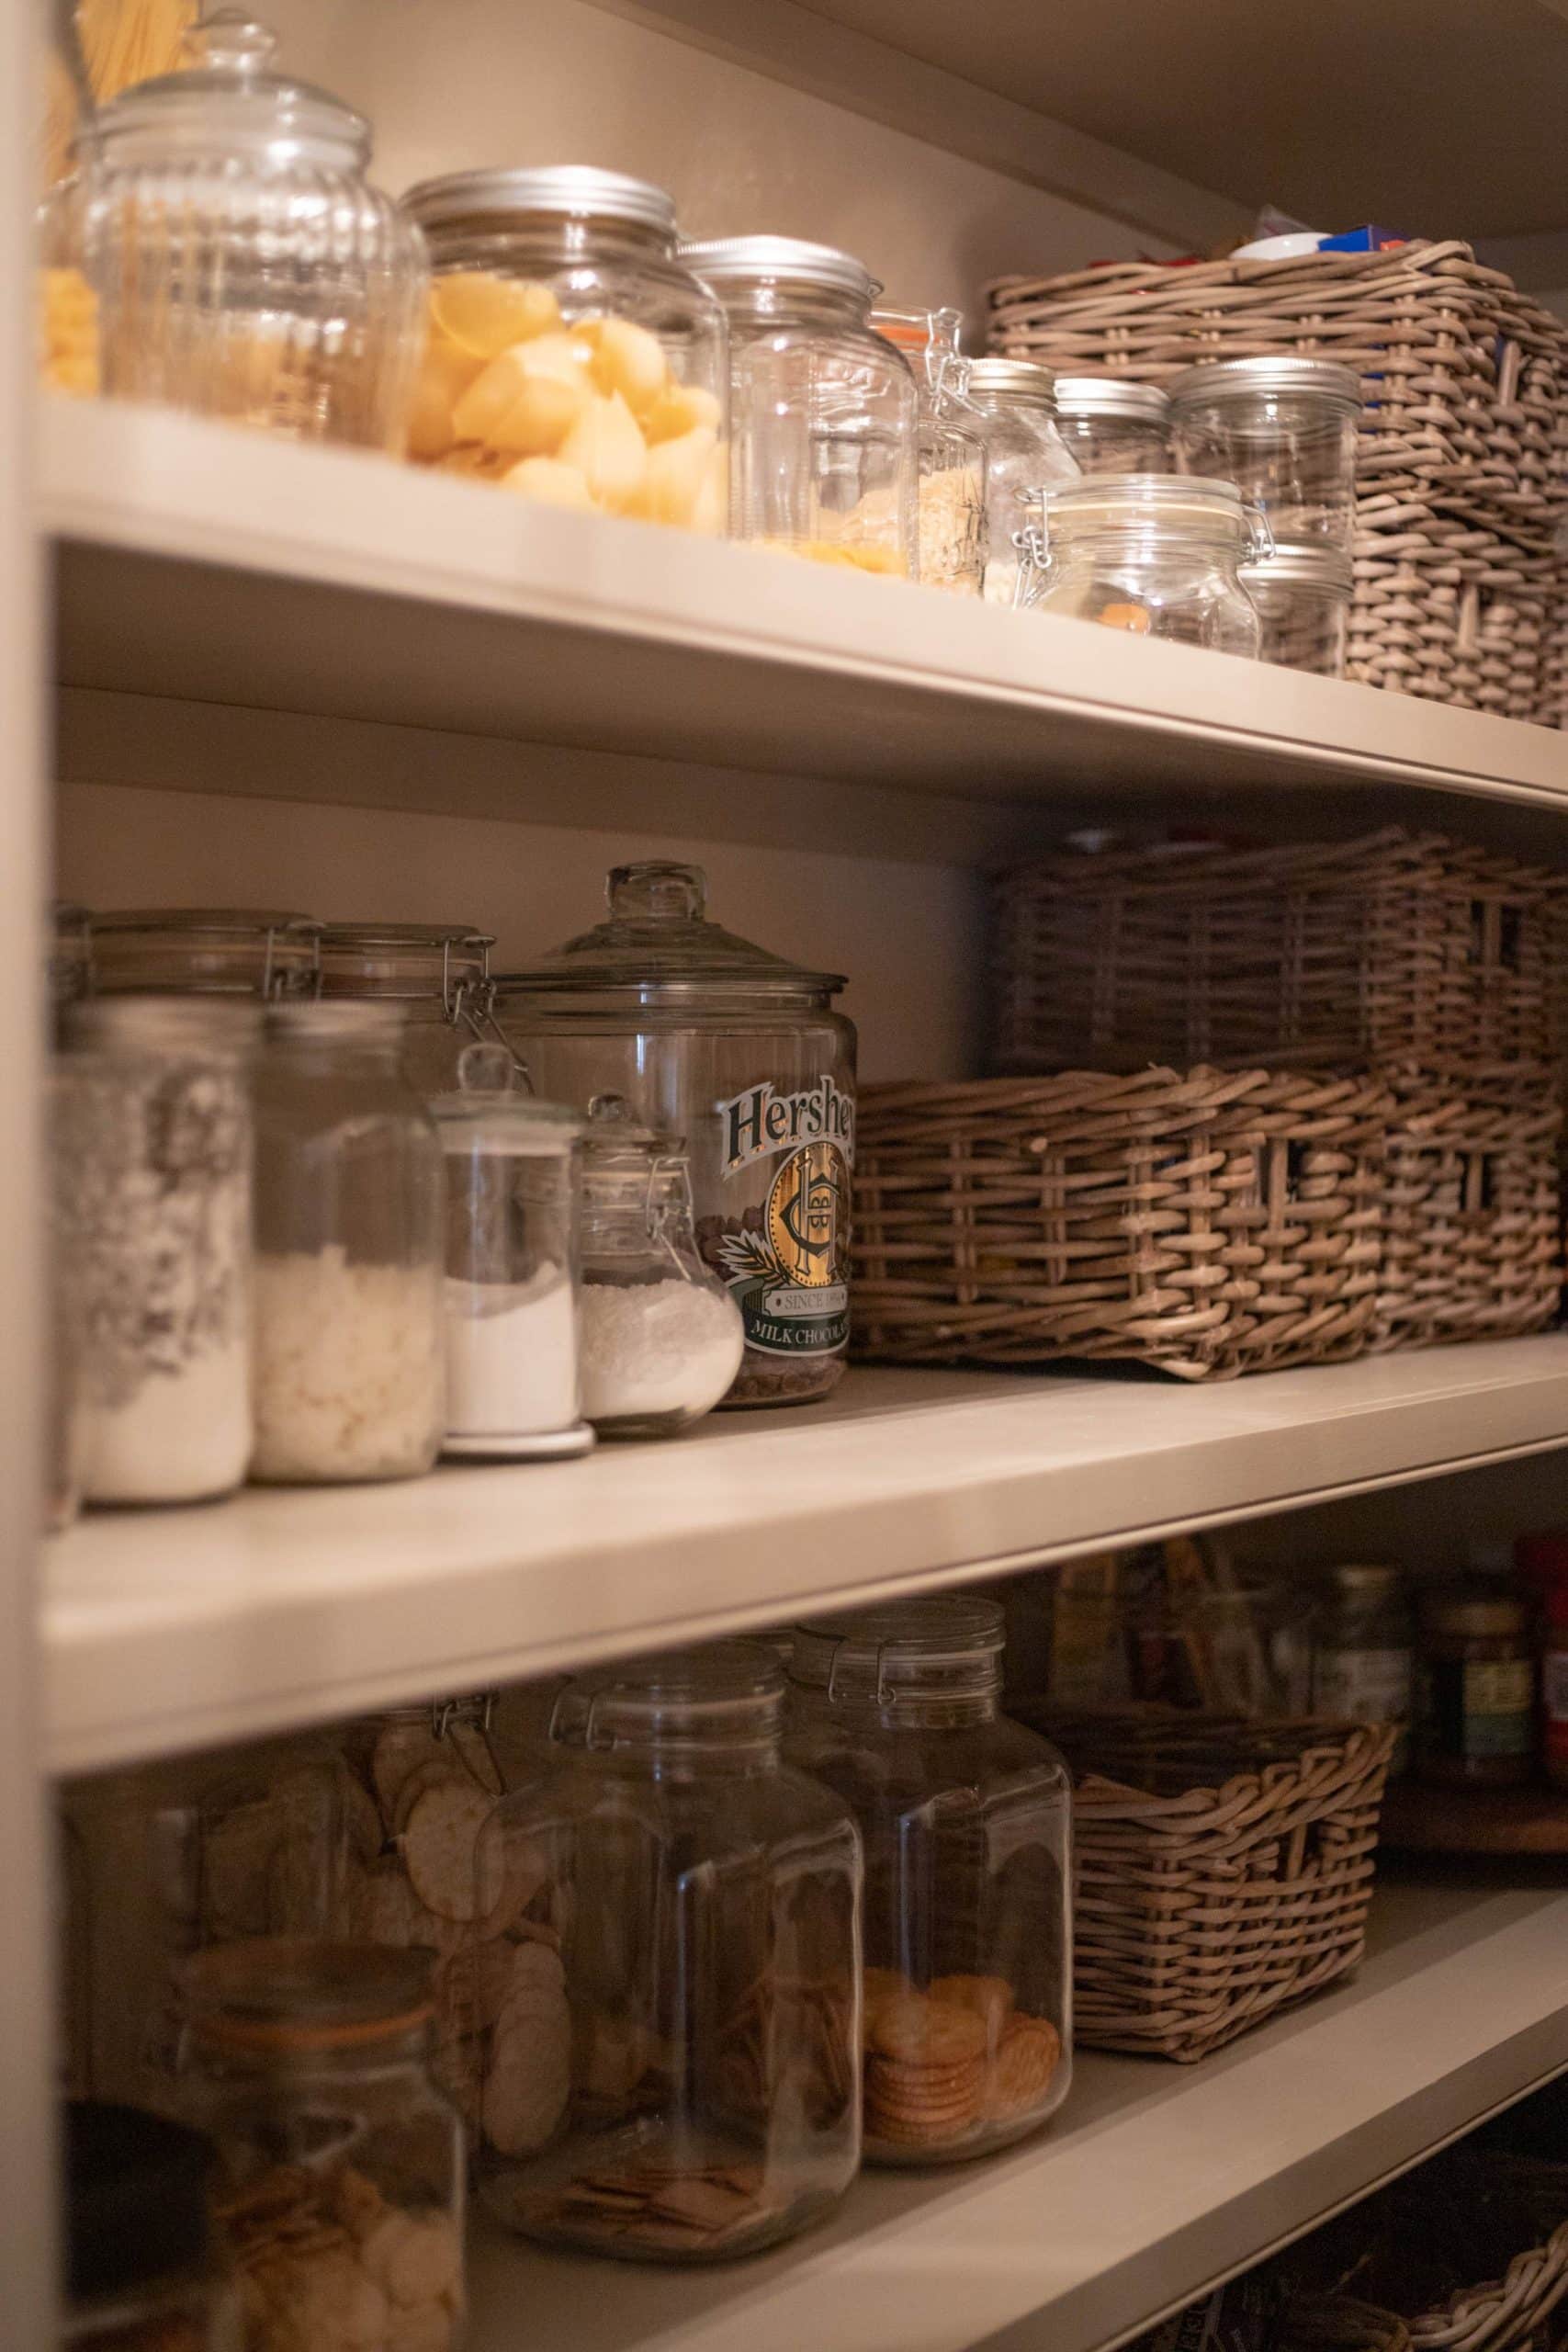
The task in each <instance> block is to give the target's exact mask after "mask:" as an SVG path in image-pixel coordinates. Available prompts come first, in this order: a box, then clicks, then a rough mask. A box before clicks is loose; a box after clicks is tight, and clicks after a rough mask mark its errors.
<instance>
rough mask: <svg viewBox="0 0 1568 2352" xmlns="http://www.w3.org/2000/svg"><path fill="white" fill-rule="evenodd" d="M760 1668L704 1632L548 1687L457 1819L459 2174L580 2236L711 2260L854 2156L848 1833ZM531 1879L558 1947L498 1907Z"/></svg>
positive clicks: (741, 1650) (846, 2180)
mask: <svg viewBox="0 0 1568 2352" xmlns="http://www.w3.org/2000/svg"><path fill="white" fill-rule="evenodd" d="M783 1701H784V1685H783V1677H782V1675H781V1673H780V1671H779V1668H778V1665H777V1662H776V1660H775V1659H774V1658H773V1657H772V1656H771V1655H770V1653H769V1652H768V1651H767V1650H766V1649H764V1648H762V1647H761V1646H760V1645H751V1644H750V1643H746V1642H716V1643H714V1644H712V1645H709V1646H708V1647H706V1648H705V1649H700V1650H684V1651H674V1652H671V1653H668V1654H665V1655H663V1656H660V1657H649V1658H641V1659H635V1660H633V1661H631V1662H630V1663H628V1664H626V1665H624V1666H619V1667H612V1668H604V1669H603V1670H602V1671H600V1672H598V1673H595V1674H592V1675H589V1676H586V1677H584V1678H582V1679H581V1680H579V1681H576V1682H573V1683H570V1684H569V1685H568V1686H567V1688H566V1690H565V1691H563V1692H562V1693H561V1694H560V1696H559V1698H558V1701H557V1702H556V1709H555V1718H554V1724H553V1727H552V1741H553V1755H552V1760H551V1761H550V1762H549V1764H548V1765H547V1768H546V1769H545V1770H543V1771H542V1772H541V1773H540V1775H539V1776H538V1777H536V1778H535V1779H532V1780H530V1781H527V1782H525V1783H524V1784H523V1785H522V1786H520V1787H519V1788H517V1789H515V1790H514V1791H513V1793H512V1794H511V1795H510V1796H508V1797H506V1798H505V1799H503V1800H502V1804H500V1805H499V1806H497V1808H496V1809H495V1811H494V1812H493V1813H492V1814H491V1815H490V1817H489V1819H488V1820H487V1822H486V1823H485V1826H484V1827H483V1828H482V1829H481V1831H480V1833H479V1860H478V1877H477V1881H476V1896H475V1903H476V1912H477V1913H479V1914H482V1915H483V1917H484V1918H485V1920H486V1923H487V1924H486V1928H485V1930H484V1932H483V1937H482V1939H480V1940H479V1941H477V1942H476V1944H475V1946H474V1975H475V1982H476V1984H479V1983H480V1982H481V1980H482V1983H483V1985H484V1987H485V1989H486V1992H487V1995H488V1998H487V2001H486V2003H485V2006H484V2007H483V2009H482V2011H481V2016H482V2019H483V2022H482V2024H481V2027H480V2030H479V2037H478V2039H479V2078H480V2081H481V2084H482V2091H481V2095H480V2117H481V2120H480V2132H479V2151H478V2159H477V2164H478V2174H479V2186H480V2190H481V2193H482V2195H483V2196H484V2199H485V2201H486V2203H487V2204H488V2205H489V2206H490V2208H491V2211H493V2212H494V2213H495V2215H496V2216H497V2218H498V2219H499V2220H500V2221H502V2222H504V2223H505V2224H506V2226H507V2227H508V2228H510V2229H513V2230H519V2231H521V2232H523V2233H525V2234H526V2235H528V2236H531V2237H536V2238H540V2239H543V2240H544V2241H545V2242H547V2244H552V2245H561V2246H567V2247H573V2248H576V2249H577V2250H579V2251H581V2252H584V2253H592V2254H605V2255H614V2256H620V2257H622V2258H625V2259H630V2260H642V2261H652V2262H713V2261H719V2260H724V2259H728V2257H729V2256H733V2255H739V2254H744V2253H749V2252H750V2251H752V2250H753V2249H755V2248H757V2247H760V2246H763V2245H771V2244H773V2243H774V2242H775V2241H776V2240H778V2239H780V2238H784V2237H787V2236H790V2235H793V2234H794V2233H795V2231H797V2230H799V2229H802V2228H804V2227H805V2226H806V2225H807V2223H808V2222H811V2221H813V2220H815V2219H817V2218H818V2216H819V2215H820V2214H821V2213H823V2212H824V2211H826V2210H827V2209H828V2207H829V2205H831V2204H832V2203H833V2202H834V2201H835V2199H837V2198H839V2197H840V2195H841V2194H842V2192H843V2191H844V2189H845V2188H848V2186H849V2184H850V2181H851V2179H852V2177H853V2175H854V2172H855V2168H856V2165H857V2164H858V2162H859V2158H860V2084H859V2070H858V2066H857V2064H856V2040H857V2033H858V2028H859V2008H860V2004H859V1989H860V1933H859V1923H858V1916H857V1914H858V1902H859V1895H860V1882H861V1860H860V1839H859V1838H858V1836H857V1834H856V1831H855V1826H854V1824H853V1822H852V1819H851V1817H850V1815H849V1814H848V1812H847V1811H846V1810H845V1808H844V1806H843V1805H842V1804H841V1803H840V1801H839V1799H838V1798H837V1797H835V1796H834V1795H832V1794H831V1792H829V1791H828V1790H826V1789H824V1788H821V1787H819V1786H818V1785H816V1784H815V1783H814V1782H812V1781H808V1780H807V1779H805V1778H804V1777H803V1776H802V1775H801V1774H800V1773H798V1772H796V1771H795V1770H791V1769H790V1767H789V1766H788V1765H787V1764H785V1763H784V1761H783V1760H782V1759H781V1757H780V1751H779V1741H780V1732H781V1727H782V1726H781V1715H782V1710H783ZM542 1887H548V1888H549V1889H550V1890H551V1891H552V1895H553V1897H554V1898H556V1899H557V1900H558V1905H559V1910H558V1916H559V1917H560V1920H561V1923H562V1924H561V1930H560V1936H559V1941H558V1946H557V1945H555V1944H551V1943H546V1942H541V1941H540V1940H538V1939H536V1938H529V1937H525V1938H524V1939H522V1940H519V1939H518V1938H517V1933H516V1930H515V1928H513V1926H512V1924H511V1916H512V1914H513V1912H514V1911H516V1910H518V1909H520V1908H521V1907H522V1905H523V1904H524V1902H525V1900H527V1899H529V1898H532V1897H536V1896H537V1894H538V1893H539V1891H540V1889H541V1888H542Z"/></svg>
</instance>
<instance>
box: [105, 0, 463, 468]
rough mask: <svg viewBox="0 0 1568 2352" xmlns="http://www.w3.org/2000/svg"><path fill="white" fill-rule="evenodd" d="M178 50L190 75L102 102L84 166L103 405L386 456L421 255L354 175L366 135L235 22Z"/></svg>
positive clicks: (404, 408) (213, 23) (405, 409)
mask: <svg viewBox="0 0 1568 2352" xmlns="http://www.w3.org/2000/svg"><path fill="white" fill-rule="evenodd" d="M188 45H189V47H190V50H191V52H192V59H191V63H190V65H189V67H188V69H187V70H186V71H185V72H181V73H175V74H163V75H160V76H159V77H157V78H156V79H155V80H152V81H150V82H141V83H138V84H136V85H134V86H133V87H132V88H130V89H129V90H126V91H124V92H122V93H121V95H120V96H118V97H117V98H113V99H111V100H110V101H109V103H108V104H107V106H105V107H100V108H99V110H98V113H97V115H96V119H95V133H94V140H93V152H92V153H91V156H90V157H88V158H86V159H85V162H84V166H83V172H82V188H81V198H80V203H79V208H78V218H79V237H80V250H81V254H82V266H83V269H84V272H85V277H86V278H87V280H88V283H89V285H90V287H91V288H92V290H93V292H94V293H95V294H96V299H97V306H98V318H99V322H100V330H101V334H100V344H101V368H102V379H103V390H104V391H105V392H106V393H108V394H110V395H111V396H115V397H118V398H119V399H122V400H133V401H158V402H160V403H162V404H164V405H165V406H167V407H172V408H178V409H186V410H189V411H192V412H194V413H197V414H198V415H202V416H220V417H228V418H231V419H233V420H235V421H237V422H239V423H242V424H255V425H264V426H266V427H267V428H269V429H270V430H271V431H273V432H277V433H285V434H288V435H292V436H293V437H294V438H295V439H298V440H305V441H335V442H350V443H358V444H362V445H364V446H366V447H371V448H377V449H387V450H391V451H399V450H400V449H401V447H402V445H403V440H404V437H405V435H406V433H407V428H408V414H409V401H410V397H411V394H412V381H413V368H414V362H415V359H416V356H417V353H418V334H419V322H420V312H421V306H422V302H423V288H424V283H425V263H424V251H423V243H422V242H421V240H420V238H419V236H418V234H417V232H415V231H414V230H413V229H412V227H411V226H410V224H409V222H408V221H407V220H406V219H405V218H404V217H403V216H402V215H401V214H400V212H399V210H398V208H397V207H396V205H394V204H393V202H392V201H391V199H390V198H389V197H386V196H383V195H382V194H381V193H380V191H379V190H378V188H375V187H372V186H371V185H370V183H369V181H368V180H367V177H366V167H367V163H368V161H369V155H370V127H369V125H368V123H367V122H366V120H365V119H364V118H363V116H361V115H357V114H355V112H354V110H353V108H352V107H346V106H344V104H343V103H342V101H341V100H339V99H337V98H334V97H332V96H329V95H328V94H327V93H326V92H325V91H324V90H317V89H312V88H311V87H310V85H309V84H308V83H304V82H296V81H292V80H289V79H288V77H287V76H284V75H279V74H275V73H274V72H273V71H272V53H273V50H274V48H275V47H276V43H275V41H274V39H273V36H272V34H271V33H270V32H269V31H268V30H267V29H266V28H265V26H264V25H261V24H258V23H256V22H255V21H254V19H253V18H252V17H250V16H249V15H248V14H247V13H246V11H245V10H244V9H243V8H222V9H219V10H216V11H215V12H214V13H213V14H212V15H211V16H209V17H206V18H205V19H204V20H203V21H202V23H201V24H200V25H198V26H197V27H196V28H194V30H193V31H192V32H191V34H190V36H189V44H188Z"/></svg>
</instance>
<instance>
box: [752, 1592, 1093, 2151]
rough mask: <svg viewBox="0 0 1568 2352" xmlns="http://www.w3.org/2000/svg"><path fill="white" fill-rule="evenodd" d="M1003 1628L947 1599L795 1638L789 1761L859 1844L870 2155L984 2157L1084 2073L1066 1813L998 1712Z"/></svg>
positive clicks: (1042, 1759)
mask: <svg viewBox="0 0 1568 2352" xmlns="http://www.w3.org/2000/svg"><path fill="white" fill-rule="evenodd" d="M1002 1642H1003V1635H1002V1612H1001V1611H1000V1610H999V1609H998V1607H997V1605H996V1603H995V1602H994V1601H989V1600H969V1599H966V1598H964V1596H962V1595H957V1594H942V1595H939V1596H937V1597H936V1598H934V1599H932V1600H907V1601H892V1602H889V1603H887V1604H886V1606H885V1607H881V1608H874V1609H863V1610H857V1611H853V1612H852V1613H851V1614H850V1615H848V1616H843V1617H836V1618H825V1619H821V1620H818V1621H816V1622H813V1623H807V1624H803V1625H797V1626H796V1627H795V1650H794V1657H793V1660H792V1662H791V1666H790V1712H789V1724H788V1731H787V1735H786V1738H785V1753H786V1755H787V1756H788V1757H789V1758H790V1760H791V1761H792V1762H793V1763H795V1765H797V1766H798V1767H799V1769H800V1770H801V1771H802V1772H807V1773H809V1774H810V1775H811V1776H812V1778H813V1779H814V1780H818V1781H826V1782H827V1784H828V1786H829V1788H830V1789H834V1790H836V1791H837V1792H838V1794H839V1795H840V1797H841V1798H842V1799H843V1800H844V1802H845V1804H847V1805H848V1806H849V1807H850V1810H851V1811H852V1813H853V1815H854V1816H855V1818H856V1820H857V1821H858V1822H859V1824H860V1827H861V1834H862V1836H863V1838H864V1840H865V1900H864V1936H865V1962H866V1968H865V2014H864V2020H863V2037H862V2038H863V2050H864V2072H865V2151H866V2154H867V2155H868V2156H870V2157H872V2158H874V2159H879V2160H881V2161H882V2162H885V2163H888V2164H947V2163H951V2162H952V2161H953V2160H954V2159H955V2158H957V2157H961V2156H975V2155H983V2154H986V2153H987V2151H988V2150H990V2149H992V2148H998V2147H1001V2146H1002V2145H1004V2144H1005V2143H1007V2142H1008V2141H1010V2140H1017V2139H1020V2138H1021V2137H1022V2135H1023V2134H1024V2133H1025V2132H1027V2131H1033V2130H1034V2129H1035V2127H1036V2125H1038V2124H1040V2123H1042V2122H1043V2121H1044V2120H1045V2118H1046V2117H1047V2116H1048V2115H1049V2114H1051V2112H1052V2111H1053V2109H1055V2108H1056V2107H1057V2106H1059V2105H1060V2103H1061V2101H1062V2099H1063V2098H1065V2097H1066V2089H1067V2083H1068V2079H1069V2076H1070V2074H1071V2071H1072V1925H1071V1903H1072V1861H1071V1837H1072V1798H1071V1793H1070V1789H1069V1784H1068V1780H1067V1772H1066V1766H1065V1765H1064V1764H1063V1762H1062V1759H1061V1758H1060V1757H1059V1756H1058V1755H1057V1753H1056V1751H1055V1748H1054V1747H1050V1746H1048V1745H1047V1743H1046V1742H1045V1741H1044V1740H1043V1739H1042V1738H1041V1737H1040V1736H1039V1735H1038V1734H1037V1733H1035V1732H1032V1731H1027V1730H1025V1728H1024V1727H1023V1725H1022V1724H1016V1723H1013V1722H1010V1720H1009V1718H1008V1717H1007V1716H1005V1715H1003V1714H1002V1713H1000V1695H1001V1653H1002Z"/></svg>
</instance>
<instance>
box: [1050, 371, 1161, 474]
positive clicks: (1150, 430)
mask: <svg viewBox="0 0 1568 2352" xmlns="http://www.w3.org/2000/svg"><path fill="white" fill-rule="evenodd" d="M1056 426H1057V430H1058V431H1059V432H1060V434H1061V436H1062V439H1063V440H1064V442H1065V443H1066V446H1067V448H1068V449H1069V450H1070V451H1071V453H1072V456H1073V458H1074V459H1075V460H1076V462H1077V469H1078V471H1079V473H1081V474H1164V473H1168V472H1169V471H1170V442H1169V433H1170V401H1169V400H1168V397H1167V396H1166V394H1165V393H1164V392H1162V391H1161V390H1160V389H1159V386H1158V385H1157V384H1134V383H1129V382H1127V381H1125V380H1124V379H1122V378H1121V377H1114V376H1058V377H1057V379H1056Z"/></svg>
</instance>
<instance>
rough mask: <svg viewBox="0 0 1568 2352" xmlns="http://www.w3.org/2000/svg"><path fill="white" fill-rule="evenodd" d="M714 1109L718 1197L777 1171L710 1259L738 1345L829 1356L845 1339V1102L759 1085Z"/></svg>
mask: <svg viewBox="0 0 1568 2352" xmlns="http://www.w3.org/2000/svg"><path fill="white" fill-rule="evenodd" d="M717 1107H718V1122H719V1130H720V1140H719V1173H720V1178H721V1182H722V1183H723V1185H724V1187H725V1188H726V1190H728V1187H729V1185H731V1184H732V1183H734V1182H736V1180H737V1179H739V1178H740V1177H741V1176H742V1175H743V1174H747V1173H749V1172H750V1171H751V1170H754V1169H756V1168H757V1167H758V1165H759V1164H760V1163H761V1162H764V1161H767V1160H776V1161H777V1162H778V1165H777V1167H776V1168H775V1169H774V1170H773V1172H772V1176H771V1180H770V1182H769V1183H768V1188H767V1193H766V1196H765V1197H764V1198H763V1199H761V1201H758V1200H756V1199H755V1198H754V1199H753V1201H752V1204H750V1206H749V1207H748V1208H747V1209H746V1210H745V1211H744V1212H743V1213H741V1214H739V1215H738V1216H734V1217H733V1218H731V1219H728V1220H727V1224H728V1229H727V1230H726V1231H724V1232H723V1233H721V1234H720V1236H719V1237H718V1239H717V1242H716V1249H715V1252H714V1254H715V1258H716V1264H717V1267H718V1271H719V1272H720V1274H721V1275H722V1277H723V1279H724V1280H725V1281H726V1282H727V1283H728V1284H729V1287H730V1289H731V1291H732V1292H733V1293H734V1295H735V1300H736V1304H737V1305H738V1306H739V1309H740V1316H741V1320H742V1322H743V1323H744V1325H745V1328H746V1344H747V1346H748V1347H750V1348H755V1349H757V1350H758V1351H760V1352H761V1353H762V1354H763V1355H776V1356H793V1355H823V1354H832V1353H835V1352H836V1351H839V1350H840V1349H841V1348H843V1347H845V1346H847V1345H848V1343H849V1336H850V1291H849V1244H850V1170H851V1167H852V1163H853V1160H854V1103H853V1101H852V1098H851V1097H850V1096H849V1095H847V1094H844V1093H842V1092H840V1089H839V1088H838V1087H837V1086H836V1085H835V1084H834V1082H833V1080H832V1079H830V1078H826V1077H824V1078H820V1079H818V1080H817V1082H816V1083H815V1085H812V1086H809V1087H804V1088H802V1089H801V1090H800V1091H798V1092H797V1093H793V1094H781V1093H780V1092H779V1091H778V1090H777V1089H776V1087H775V1086H774V1084H773V1080H772V1079H762V1080H759V1081H758V1082H757V1083H756V1084H755V1085H752V1086H748V1087H746V1088H744V1089H743V1090H742V1091H741V1092H740V1093H739V1094H736V1095H732V1096H731V1097H730V1098H729V1100H728V1102H724V1103H719V1105H718V1106H717ZM748 1189H751V1187H750V1186H749V1187H748Z"/></svg>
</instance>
